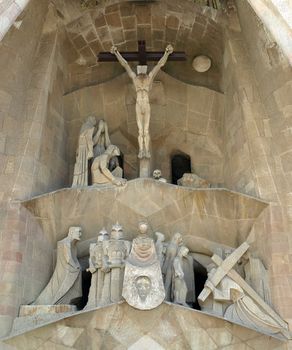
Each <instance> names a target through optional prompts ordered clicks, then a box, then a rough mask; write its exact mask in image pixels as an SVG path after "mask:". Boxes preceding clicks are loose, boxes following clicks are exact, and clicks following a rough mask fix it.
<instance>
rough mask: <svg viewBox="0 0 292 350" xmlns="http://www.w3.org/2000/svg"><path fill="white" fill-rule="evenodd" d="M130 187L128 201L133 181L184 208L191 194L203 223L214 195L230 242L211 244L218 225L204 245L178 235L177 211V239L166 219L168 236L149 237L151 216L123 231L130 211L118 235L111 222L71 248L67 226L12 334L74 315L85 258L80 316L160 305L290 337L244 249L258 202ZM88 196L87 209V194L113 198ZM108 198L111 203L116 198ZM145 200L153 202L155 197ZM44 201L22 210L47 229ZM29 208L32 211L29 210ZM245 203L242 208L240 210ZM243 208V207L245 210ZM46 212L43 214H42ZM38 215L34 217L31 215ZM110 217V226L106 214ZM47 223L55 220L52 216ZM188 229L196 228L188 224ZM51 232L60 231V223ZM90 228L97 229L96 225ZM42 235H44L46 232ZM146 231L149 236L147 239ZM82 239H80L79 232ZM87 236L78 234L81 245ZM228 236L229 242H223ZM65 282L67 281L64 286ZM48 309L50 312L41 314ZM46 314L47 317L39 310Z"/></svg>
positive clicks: (73, 233)
mask: <svg viewBox="0 0 292 350" xmlns="http://www.w3.org/2000/svg"><path fill="white" fill-rule="evenodd" d="M135 182H136V183H137V184H136V186H135V190H134V192H133V194H134V195H135V196H137V189H138V188H139V185H138V184H139V182H140V187H141V189H144V187H145V185H147V183H148V188H147V189H144V190H145V193H148V195H149V191H150V188H151V186H152V187H153V190H155V192H153V193H157V190H158V189H160V191H162V189H164V188H166V189H165V190H164V191H163V192H164V193H163V194H161V195H162V197H161V198H160V200H162V203H163V202H164V201H165V199H166V198H165V196H167V195H169V198H168V200H171V201H173V200H174V199H175V198H176V201H178V202H177V204H178V203H180V201H181V200H183V201H185V200H186V199H187V198H188V197H189V196H187V197H184V198H183V194H186V193H188V195H189V194H190V193H192V194H193V195H194V200H195V202H194V203H193V205H195V206H198V205H199V206H200V207H201V210H202V208H204V210H203V212H204V214H203V212H202V211H201V213H200V214H201V215H203V216H207V211H208V210H210V209H211V208H210V207H209V206H210V205H211V204H212V205H214V203H216V200H218V199H219V198H220V195H221V196H222V195H223V197H224V203H225V206H226V208H225V210H226V212H225V214H224V215H225V221H226V219H227V218H228V220H229V221H232V220H234V224H233V227H232V226H230V227H229V229H227V227H226V226H223V229H224V230H226V229H227V231H228V232H229V235H225V237H223V235H222V232H221V234H220V235H219V236H217V238H216V235H215V234H214V231H215V230H217V231H218V229H219V228H220V226H222V222H221V223H218V224H215V226H213V233H210V237H209V239H206V232H205V230H204V231H203V232H202V233H201V237H200V234H199V233H198V232H196V231H197V230H198V227H196V229H195V231H194V228H193V227H192V225H191V226H190V229H191V231H192V233H193V235H192V234H191V236H192V237H190V233H187V234H186V232H184V230H185V229H186V226H185V223H186V220H187V219H186V218H187V217H186V213H185V211H186V210H184V213H183V220H182V222H183V223H184V225H181V226H180V232H182V233H180V232H179V231H177V230H176V229H175V228H174V225H173V224H175V222H173V223H169V220H167V218H165V220H166V222H167V223H168V224H170V225H171V227H172V229H173V231H172V232H167V230H166V227H167V226H164V228H163V226H160V228H159V231H156V230H155V229H154V230H153V228H154V227H155V226H154V225H153V224H154V222H152V221H151V216H152V215H150V216H148V218H149V224H148V223H146V221H142V222H140V224H139V225H138V227H139V229H138V234H137V220H136V221H135V223H134V225H135V230H134V232H133V231H132V232H130V230H131V226H129V223H128V220H127V219H129V213H130V212H129V209H130V207H129V209H128V212H127V211H124V212H123V216H126V213H127V218H125V217H123V219H122V220H123V222H126V225H125V227H126V232H125V235H124V229H123V227H122V226H121V225H120V224H119V223H118V222H117V223H116V224H114V225H113V226H112V228H111V233H110V234H108V233H107V231H106V229H102V230H101V231H100V232H99V234H98V236H97V238H90V237H89V239H86V240H85V241H84V242H83V243H81V244H80V246H81V247H80V248H79V249H77V247H76V242H77V241H79V240H80V232H81V231H80V230H81V229H80V227H71V228H70V230H69V234H68V237H67V238H65V239H63V240H61V241H59V242H58V255H57V264H56V267H55V271H54V273H53V275H52V278H51V280H50V281H49V283H48V285H47V287H46V288H45V289H44V290H43V292H41V294H40V296H39V297H38V298H37V299H36V301H35V302H34V303H33V304H32V305H31V306H29V305H27V306H22V307H21V313H20V317H19V318H18V319H16V321H15V323H14V328H13V331H14V332H16V333H17V332H20V331H23V330H27V329H28V328H30V329H31V328H34V327H36V326H37V325H40V324H43V323H44V322H45V321H48V320H50V319H51V320H56V319H58V318H59V319H60V318H62V317H64V316H65V315H67V316H69V315H71V314H72V313H74V312H76V309H74V305H76V307H77V308H79V309H80V304H79V303H78V298H80V297H81V292H80V291H81V289H80V286H81V265H80V263H79V262H78V260H77V259H80V260H81V259H83V257H86V256H87V259H89V260H88V262H87V264H82V270H83V271H84V272H83V273H85V270H86V269H87V270H88V273H91V275H92V276H91V285H90V290H89V294H88V296H85V298H87V303H86V305H83V306H82V307H81V308H83V307H84V310H90V309H92V308H96V307H104V306H106V305H109V304H112V303H118V302H121V301H123V300H124V299H125V300H126V302H127V303H128V304H129V305H131V306H133V307H134V308H137V309H140V310H152V309H155V308H157V307H158V306H159V305H160V304H161V303H162V302H163V301H167V302H170V303H174V304H179V305H181V306H183V307H186V308H191V309H201V310H202V311H203V312H206V313H208V314H210V315H215V316H220V317H223V318H225V319H227V320H229V321H231V322H235V323H238V324H242V325H244V326H246V327H249V328H251V329H255V330H256V331H259V332H263V333H266V334H271V335H273V336H276V337H279V338H281V337H282V338H283V339H284V338H290V333H289V331H288V325H287V324H286V322H285V321H283V320H282V319H281V317H280V316H279V315H278V314H277V313H276V312H275V311H274V310H273V308H272V307H271V306H270V305H269V303H270V299H269V284H268V281H267V279H266V277H265V276H266V275H265V274H264V272H265V268H264V265H263V264H262V262H261V261H260V259H259V258H258V257H257V255H256V252H253V253H252V250H250V244H251V243H252V238H251V237H250V236H249V232H250V230H251V227H252V224H253V222H254V221H255V219H256V217H257V216H258V215H259V214H260V212H261V211H262V210H263V209H264V208H265V203H264V202H261V201H258V200H255V199H253V198H250V197H248V196H243V195H238V194H235V193H228V191H226V190H223V191H222V190H216V189H215V190H213V191H214V193H213V195H212V189H207V190H201V192H202V193H201V196H200V197H196V195H197V194H198V193H197V192H198V190H197V189H196V190H192V189H185V188H174V187H173V186H169V185H165V184H164V183H161V182H160V181H156V180H151V179H149V180H136V181H135ZM135 182H131V183H129V184H128V185H127V187H125V188H124V190H123V192H125V191H126V192H128V195H127V199H128V200H129V199H130V198H131V190H129V185H131V184H133V183H135ZM149 185H150V186H149ZM165 186H167V187H165ZM172 189H173V190H175V194H174V193H172ZM93 190H95V194H94V191H92V190H91V191H90V192H88V190H87V191H86V190H85V192H84V193H86V192H87V194H88V193H90V194H89V197H88V198H87V200H86V203H90V200H88V199H89V198H90V197H92V195H94V196H95V197H96V194H97V195H98V196H99V194H100V193H104V194H107V195H109V193H110V192H113V193H114V192H116V191H117V190H116V189H115V187H111V188H108V189H107V190H106V191H103V190H102V188H96V189H94V188H93ZM63 191H65V193H66V195H65V198H66V199H67V200H68V199H69V197H68V196H69V194H70V192H74V191H76V190H75V189H70V190H63ZM61 192H62V191H59V193H58V192H57V193H55V194H54V195H53V196H54V204H55V205H57V207H58V208H59V209H60V208H64V205H59V204H61V203H59V204H58V203H57V202H58V199H57V197H58V195H59V194H61ZM78 192H79V200H78V202H79V204H80V201H81V197H80V189H78ZM119 192H121V190H119ZM178 192H179V193H178ZM178 194H179V195H178ZM203 194H204V195H203ZM214 194H217V195H219V197H218V198H216V196H215V197H214ZM207 195H209V196H210V195H211V198H212V200H210V201H208V199H205V200H203V198H204V196H207ZM115 196H116V197H117V194H115ZM150 196H151V197H153V196H154V194H152V195H150ZM236 196H238V197H239V198H238V199H240V200H239V202H238V203H237V204H235V202H234V200H236ZM143 197H145V196H143ZM47 198H52V195H45V196H42V197H38V198H36V199H35V200H32V201H29V202H27V203H26V206H27V207H28V209H29V210H31V211H33V212H34V213H36V212H38V216H39V218H41V217H42V216H43V215H45V221H46V223H48V220H49V217H50V214H51V213H50V211H51V210H52V205H49V206H48V205H46V204H45V201H44V200H46V199H47ZM154 198H155V202H153V203H156V205H158V204H159V196H157V195H156V196H154V197H153V198H152V199H154ZM211 198H210V199H211ZM145 199H146V198H145ZM35 201H36V203H34V204H35V206H34V208H33V207H32V206H31V205H32V203H33V202H35ZM107 201H109V202H110V198H109V196H107ZM202 201H203V202H204V204H203V202H202ZM244 201H246V203H245V204H244ZM94 202H95V203H102V202H103V201H102V199H101V198H99V200H98V201H94ZM116 202H117V198H116ZM166 202H167V200H166ZM68 203H70V210H71V211H72V205H71V203H72V201H70V200H69V202H68ZM128 203H129V202H128ZM130 203H131V200H130ZM188 203H189V204H190V203H191V202H188ZM177 204H176V205H177ZM244 205H245V206H246V207H245V209H244ZM45 207H47V208H46V209H45V210H44V208H45ZM82 207H83V206H82ZM187 207H188V206H186V207H184V208H185V209H186V208H187ZM83 208H84V207H83ZM166 208H167V211H169V210H170V207H169V205H166ZM193 208H194V207H193ZM39 209H41V210H40V211H38V210H39ZM149 209H150V212H149ZM197 209H198V207H197ZM231 209H232V210H233V213H232V210H231ZM91 210H93V212H94V213H96V212H98V211H96V210H94V209H93V208H90V206H86V212H88V213H89V212H90V211H91ZM230 210H231V211H230ZM140 211H141V212H144V215H147V214H146V213H147V212H148V215H149V214H151V213H154V212H159V210H158V211H157V209H156V208H151V206H150V207H149V206H148V205H147V203H144V207H141V208H140ZM118 212H119V210H118ZM222 214H223V212H222V211H221V215H222ZM83 215H84V218H85V220H86V221H87V222H88V221H91V220H92V218H91V217H90V215H89V214H87V213H86V214H85V213H84V214H83ZM193 215H195V212H193V213H192V216H193ZM213 215H214V213H211V215H210V216H211V217H213ZM252 215H253V216H254V218H253V219H251V216H252ZM76 216H77V217H79V218H81V216H80V215H76V213H75V217H76ZM173 216H174V212H172V213H171V217H173ZM62 217H64V218H65V217H66V215H64V216H63V215H62ZM110 217H111V220H112V215H110ZM161 217H162V216H161V214H160V218H161ZM211 217H210V218H209V219H211ZM244 217H246V218H248V220H249V222H250V225H251V226H250V227H245V233H244V234H243V235H239V236H237V237H234V238H235V240H233V241H232V239H231V240H230V233H231V232H232V231H233V232H236V231H237V230H238V229H236V225H238V224H239V223H241V221H242V220H244ZM137 218H138V217H137ZM169 218H170V217H169ZM222 218H223V217H222ZM232 218H233V219H232ZM51 219H55V217H54V216H53V217H52V218H51ZM99 219H100V218H99ZM79 220H80V219H79ZM175 220H176V219H175ZM197 220H198V219H197ZM207 220H208V219H207ZM160 221H161V220H160ZM237 221H238V222H237ZM100 223H101V221H99V223H98V224H97V225H100ZM193 224H194V225H195V222H194V221H193ZM209 225H210V222H209ZM58 226H59V227H60V226H61V222H60V223H59V224H58ZM82 226H83V224H82ZM104 226H105V227H106V226H107V225H104ZM94 227H97V226H96V224H95V225H94ZM205 227H206V226H205ZM43 229H44V230H45V229H46V226H45V225H44V226H43ZM148 230H149V231H150V232H149V233H150V235H148V234H147V231H148ZM77 231H78V232H77ZM83 232H86V229H85V228H84V229H83ZM194 233H195V234H194ZM153 234H154V235H153ZM151 235H153V237H155V239H153V238H152V237H151ZM87 237H88V236H87ZM87 237H86V235H85V238H87ZM227 237H229V240H228V239H227ZM238 239H240V240H242V241H243V243H242V244H241V245H240V246H238V245H237V242H238ZM216 240H217V241H216ZM248 242H249V243H248ZM65 243H66V244H65ZM202 270H204V271H205V275H204V273H203V274H202V272H201V271H202ZM73 272H74V273H73ZM260 274H261V276H260V278H261V281H262V283H260V284H259V285H257V283H256V282H259V281H258V280H259V275H260ZM67 276H69V279H68V278H67ZM204 276H205V277H204ZM83 281H84V279H83ZM203 281H204V282H205V284H204V285H202V282H203ZM77 282H78V286H79V287H78V288H77V285H76V283H77ZM84 283H85V282H84ZM83 297H84V296H83ZM56 304H61V305H63V308H61V309H58V308H56V312H54V308H53V305H56ZM68 304H69V305H68ZM36 305H38V307H36ZM49 305H51V306H52V308H50V309H48V306H49ZM70 305H71V306H72V307H71V308H70ZM30 308H31V309H30ZM47 309H48V310H49V312H47V311H46V310H47ZM62 311H63V312H62ZM43 314H44V317H43V318H42V316H40V315H43ZM48 314H49V315H48Z"/></svg>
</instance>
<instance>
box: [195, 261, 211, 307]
mask: <svg viewBox="0 0 292 350" xmlns="http://www.w3.org/2000/svg"><path fill="white" fill-rule="evenodd" d="M194 271H195V287H196V302H195V305H194V309H197V310H201V308H200V305H199V303H198V296H199V295H200V293H201V291H202V290H203V289H204V285H205V282H206V280H207V278H208V276H207V270H206V269H205V267H204V266H203V265H201V264H200V263H199V262H198V261H197V260H194Z"/></svg>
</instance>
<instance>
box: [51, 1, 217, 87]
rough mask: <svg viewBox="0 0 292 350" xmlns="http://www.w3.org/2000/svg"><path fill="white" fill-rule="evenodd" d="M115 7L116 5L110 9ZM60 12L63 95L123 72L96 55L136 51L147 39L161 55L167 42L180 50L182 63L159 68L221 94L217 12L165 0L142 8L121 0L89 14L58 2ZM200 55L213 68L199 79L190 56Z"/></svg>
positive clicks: (150, 46) (148, 43)
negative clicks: (66, 57)
mask: <svg viewBox="0 0 292 350" xmlns="http://www.w3.org/2000/svg"><path fill="white" fill-rule="evenodd" d="M111 3H115V5H111ZM57 4H58V5H57V6H58V9H59V11H60V12H61V13H62V14H63V16H64V17H65V20H64V21H65V24H66V32H67V35H68V38H69V40H70V43H71V49H72V55H71V60H70V63H71V64H70V67H69V79H68V80H67V88H66V90H67V91H72V90H76V89H78V88H81V87H84V86H89V85H92V84H96V83H100V82H104V81H107V80H109V79H112V78H113V77H115V76H117V75H119V74H121V73H122V72H123V69H122V68H121V67H120V66H119V64H118V63H110V64H108V63H98V62H97V61H96V55H97V54H98V53H99V52H100V51H109V50H110V48H111V46H112V45H113V44H114V45H116V46H117V47H118V48H119V50H121V51H123V50H128V51H133V50H137V40H146V44H147V49H148V50H156V51H157V50H159V51H163V50H164V49H165V47H166V45H167V44H172V45H173V46H174V48H175V50H185V51H186V53H187V61H186V62H182V63H180V65H179V67H178V65H177V63H169V64H167V65H166V67H165V68H164V70H165V71H166V72H167V73H169V74H170V75H172V76H174V77H176V78H179V79H181V80H183V81H185V82H189V83H194V84H198V85H201V86H207V87H211V88H213V89H215V90H217V91H220V69H221V64H222V58H223V42H222V28H221V26H220V25H218V23H217V21H218V20H217V18H216V15H217V13H216V11H214V12H213V18H212V16H210V17H208V11H204V12H203V9H202V8H201V7H200V6H198V5H195V4H194V3H192V2H191V1H186V0H183V6H181V5H179V3H178V2H177V3H176V2H174V1H171V0H165V1H160V2H157V3H155V2H154V3H152V4H149V5H148V6H141V4H135V3H134V2H133V3H129V2H124V1H110V2H107V4H106V7H105V8H103V6H99V7H97V8H96V9H94V11H92V10H91V11H90V10H88V11H81V8H79V10H78V8H77V6H76V8H74V9H73V6H72V5H71V4H69V2H68V1H67V2H66V1H64V0H59V1H58V2H57ZM202 53H203V54H205V55H207V56H208V57H210V58H211V59H212V62H213V65H212V68H211V69H210V70H209V71H208V72H207V73H206V74H204V75H202V74H200V73H196V72H194V70H193V68H192V61H193V58H194V57H195V56H197V55H199V54H202Z"/></svg>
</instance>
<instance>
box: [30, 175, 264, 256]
mask: <svg viewBox="0 0 292 350" xmlns="http://www.w3.org/2000/svg"><path fill="white" fill-rule="evenodd" d="M77 194H78V201H74V200H73V198H76V195H77ZM137 196H139V197H140V198H143V201H139V202H137V200H136V199H137ZM90 198H94V200H90ZM97 199H98V200H97ZM72 203H74V205H72ZM23 205H24V206H25V207H26V208H28V209H29V210H30V211H31V212H32V213H33V214H34V215H37V216H38V218H39V222H40V224H41V225H42V227H43V230H44V232H46V234H47V235H48V237H49V236H50V237H51V239H52V240H55V239H58V238H59V237H60V235H62V234H63V232H66V230H67V227H68V226H70V223H71V222H72V221H74V220H75V218H76V217H79V218H80V225H81V226H82V227H83V232H84V233H83V239H84V240H86V239H89V238H92V237H94V236H95V232H96V228H97V227H100V228H102V227H106V228H107V227H108V226H109V225H110V227H109V228H108V230H110V228H111V225H112V222H115V221H118V222H119V223H120V224H121V225H122V226H123V227H124V231H125V239H133V238H134V237H135V236H136V226H137V222H139V221H140V220H141V219H143V218H145V219H147V221H148V223H149V224H150V225H151V226H150V227H151V230H153V231H161V232H163V233H165V235H166V239H167V240H168V239H170V237H171V236H170V234H172V233H175V232H181V233H182V235H183V237H186V239H185V242H186V244H188V247H189V248H190V249H191V250H193V251H198V249H199V250H200V249H203V248H202V247H201V248H198V240H199V239H200V238H201V239H206V240H210V241H216V242H218V243H223V244H227V245H229V246H232V247H235V246H237V242H238V240H240V239H242V238H243V237H244V238H246V237H247V236H248V234H249V231H250V229H251V227H252V225H253V223H254V221H255V220H256V218H257V217H258V215H260V213H261V212H262V211H263V209H264V208H265V207H266V206H267V204H266V203H265V202H263V201H260V200H257V199H255V198H252V197H249V196H245V195H242V194H239V193H235V192H230V191H228V190H226V189H206V190H197V189H191V188H190V189H187V188H183V187H177V186H172V185H169V184H164V183H161V182H160V181H155V180H152V179H136V180H132V181H128V183H127V186H126V187H123V188H121V189H116V188H114V187H112V188H108V189H102V188H100V189H99V188H96V187H88V188H83V189H64V190H60V191H56V192H54V193H52V194H47V195H43V196H40V197H36V198H35V199H32V200H30V201H26V202H23ZM85 208H86V217H84V210H85ZM101 208H102V209H101ZM57 212H58V215H57V214H56V213H57ZM97 212H98V213H99V215H96V213H97ZM60 217H62V220H59V218H60ZM162 218H163V220H162ZM57 220H58V231H54V229H53V227H55V226H56V221H57ZM192 247H194V249H193V248H192ZM204 251H205V250H204V249H203V252H204Z"/></svg>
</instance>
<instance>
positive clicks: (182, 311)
mask: <svg viewBox="0 0 292 350" xmlns="http://www.w3.org/2000/svg"><path fill="white" fill-rule="evenodd" d="M3 343H4V344H3V345H4V346H5V345H10V346H11V348H10V349H11V350H18V349H21V350H31V349H39V350H45V349H60V350H61V349H64V350H65V349H76V350H83V349H87V350H90V349H120V350H126V349H131V350H132V349H135V350H138V349H139V350H141V349H147V350H148V349H159V350H160V349H170V350H172V349H173V350H174V349H193V350H197V349H214V350H215V349H224V350H233V349H237V350H238V349H248V350H252V349H254V350H259V349H266V350H272V349H277V350H279V349H285V343H283V342H281V341H280V340H278V339H274V338H272V337H270V336H266V335H262V334H259V333H256V332H254V331H252V330H250V329H248V328H244V327H242V326H238V325H235V324H230V323H229V322H227V321H225V320H223V319H220V318H215V317H213V316H209V315H206V314H203V313H201V312H199V311H195V310H190V309H187V308H183V307H179V306H175V305H169V304H166V303H164V304H162V305H160V306H159V307H158V308H156V309H154V310H151V311H141V310H136V309H134V308H131V307H130V306H129V305H127V304H126V303H123V304H120V305H113V306H108V307H105V308H101V309H96V310H94V311H88V312H82V313H80V314H78V315H75V316H71V317H68V318H66V319H64V320H60V321H57V322H55V323H53V324H49V325H47V326H44V327H41V328H38V329H36V330H33V331H30V332H27V333H25V334H22V335H18V336H15V337H12V338H10V339H7V340H5V341H4V342H3ZM4 349H5V348H4ZM8 349H9V348H8Z"/></svg>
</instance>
